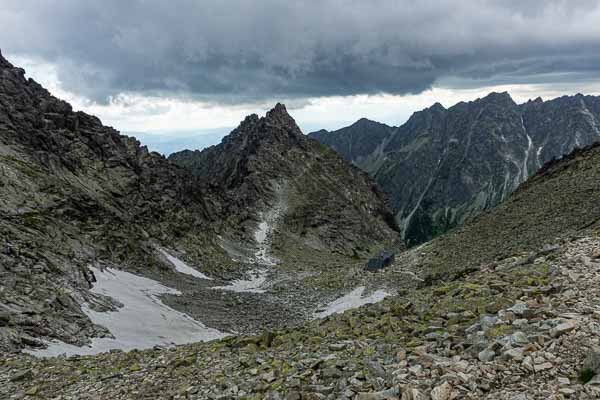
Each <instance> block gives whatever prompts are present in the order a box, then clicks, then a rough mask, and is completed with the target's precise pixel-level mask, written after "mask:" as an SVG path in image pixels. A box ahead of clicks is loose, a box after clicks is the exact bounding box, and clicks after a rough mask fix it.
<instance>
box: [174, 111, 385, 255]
mask: <svg viewBox="0 0 600 400" xmlns="http://www.w3.org/2000/svg"><path fill="white" fill-rule="evenodd" d="M169 161H171V162H173V163H175V164H178V165H180V166H182V167H184V168H189V169H190V170H191V171H193V172H194V174H195V175H196V177H197V178H198V179H199V180H200V182H201V184H202V185H203V186H204V187H207V188H211V189H212V190H213V191H214V192H215V193H217V194H218V197H219V199H220V200H219V204H223V205H224V208H222V209H221V215H223V218H227V219H229V221H230V223H231V224H233V225H242V226H244V225H247V228H248V230H251V228H252V224H253V223H254V224H256V222H259V221H257V215H261V213H262V214H264V213H267V212H269V210H273V209H274V208H276V209H277V210H276V212H277V213H278V214H279V215H278V217H279V220H280V223H279V224H278V227H279V229H278V232H279V233H280V234H281V236H282V237H287V239H288V240H289V241H290V244H291V245H292V246H294V247H298V246H304V247H306V248H307V249H309V250H310V249H312V250H326V249H329V250H334V251H336V252H340V253H343V254H347V255H359V254H366V253H368V252H370V251H372V250H373V249H374V246H377V245H378V243H382V242H385V241H388V240H389V239H390V238H392V237H394V236H395V235H396V233H395V232H394V231H393V229H394V222H393V216H392V215H391V213H390V212H389V211H388V209H387V208H386V205H385V203H384V198H383V196H382V195H381V193H380V192H378V190H377V189H376V187H375V186H374V184H373V183H372V182H371V181H370V178H369V177H368V176H367V175H366V174H365V173H363V172H362V171H360V170H359V169H358V168H355V167H352V166H350V165H348V163H346V162H345V161H344V160H343V159H342V158H341V157H339V156H338V155H337V154H335V152H333V151H331V150H329V149H328V148H326V147H325V146H323V145H321V144H320V143H318V142H316V141H313V140H310V139H308V138H307V137H306V136H305V135H303V134H302V132H301V131H300V129H299V128H298V126H297V125H296V123H295V121H294V120H293V119H292V118H291V117H290V116H289V114H288V113H287V111H286V109H285V107H284V106H283V105H281V104H278V105H277V106H276V107H275V108H273V109H272V110H271V111H269V112H268V113H267V115H266V116H265V117H263V118H259V117H258V116H257V115H251V116H249V117H247V118H246V119H245V120H244V121H243V122H242V123H241V124H240V126H239V127H238V128H237V129H235V130H234V131H233V132H232V133H231V134H230V135H228V136H227V137H225V138H224V139H223V141H222V143H221V144H219V145H217V146H213V147H209V148H207V149H205V150H203V151H194V152H192V151H184V152H179V153H175V154H172V155H171V156H170V157H169ZM259 219H260V218H259ZM279 239H282V238H279ZM282 248H285V246H283V245H282Z"/></svg>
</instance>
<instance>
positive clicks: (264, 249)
mask: <svg viewBox="0 0 600 400" xmlns="http://www.w3.org/2000/svg"><path fill="white" fill-rule="evenodd" d="M279 190H280V191H281V190H282V189H281V187H280V188H279ZM279 197H280V198H279V201H278V202H277V204H276V205H275V207H273V208H272V209H271V210H269V211H267V212H265V213H261V214H260V216H261V219H262V221H261V222H259V224H258V227H257V229H256V231H255V232H254V241H255V242H256V244H257V250H256V252H255V253H254V258H255V261H256V263H257V264H258V265H261V266H265V267H272V266H274V265H277V260H276V259H274V258H273V257H271V254H270V253H271V236H272V234H273V231H274V230H275V227H276V226H277V221H278V219H279V217H280V216H281V215H282V214H283V213H284V212H285V209H286V204H285V200H284V197H283V195H282V194H281V193H280V195H279ZM268 274H269V272H268V270H267V269H266V268H259V269H256V270H253V271H250V275H251V278H250V279H248V280H245V279H236V280H233V281H231V283H230V284H229V285H227V286H215V287H213V289H217V290H229V291H232V292H239V293H264V292H266V290H265V289H264V288H262V287H263V286H264V284H265V282H266V281H267V276H268Z"/></svg>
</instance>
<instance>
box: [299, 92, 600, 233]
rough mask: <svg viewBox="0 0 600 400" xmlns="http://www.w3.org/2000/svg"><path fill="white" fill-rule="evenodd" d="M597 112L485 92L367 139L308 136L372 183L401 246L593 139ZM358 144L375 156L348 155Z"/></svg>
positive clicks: (563, 101)
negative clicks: (384, 197) (384, 199)
mask: <svg viewBox="0 0 600 400" xmlns="http://www.w3.org/2000/svg"><path fill="white" fill-rule="evenodd" d="M599 106H600V99H599V98H597V97H592V96H582V95H577V96H573V97H568V96H565V97H561V98H558V99H555V100H551V101H546V102H544V101H542V100H541V99H536V100H535V101H530V102H528V103H525V104H521V105H519V104H516V103H515V102H514V101H513V100H512V99H511V98H510V96H509V95H508V93H492V94H490V95H488V96H487V97H485V98H483V99H478V100H476V101H473V102H469V103H459V104H457V105H455V106H453V107H451V108H449V109H445V108H444V107H443V106H441V105H440V104H435V105H434V106H432V107H430V108H428V109H425V110H423V111H420V112H417V113H415V114H414V115H413V116H412V117H411V118H410V119H409V120H408V121H407V122H406V123H405V124H403V125H402V126H400V127H398V128H396V129H391V128H390V129H388V130H386V132H387V134H385V133H383V134H382V133H381V131H380V130H379V129H378V128H377V129H374V131H373V132H374V133H373V136H372V138H371V136H370V135H371V131H370V130H369V129H364V130H362V131H361V133H360V134H358V135H356V136H358V137H357V138H355V136H352V135H350V136H349V138H348V137H346V136H345V135H344V132H345V131H344V130H342V131H337V132H334V133H327V134H323V133H322V132H321V133H316V134H311V135H310V136H313V137H314V138H316V139H318V140H321V141H323V143H325V144H328V145H330V146H332V147H333V148H334V149H337V150H339V151H340V152H341V154H342V155H344V157H345V158H346V159H348V160H350V161H352V162H353V163H355V164H356V165H358V166H359V167H361V168H362V169H364V170H365V171H368V172H369V173H370V174H371V176H373V178H374V179H375V180H376V181H377V183H378V184H379V185H380V187H381V188H382V190H383V191H384V192H386V193H387V194H388V195H389V197H390V198H391V205H392V207H393V208H394V210H395V213H396V220H397V222H398V223H399V225H400V226H401V228H402V231H403V237H404V239H405V240H406V242H407V243H408V244H417V243H421V242H424V241H426V240H429V239H431V238H432V237H434V236H436V235H438V234H440V233H442V232H445V231H447V230H448V229H451V228H453V227H455V226H457V225H460V224H462V223H463V222H464V221H465V220H466V219H468V218H470V217H473V216H475V215H478V214H480V213H481V212H482V211H483V210H486V209H489V208H490V207H493V206H495V205H497V204H499V203H500V202H502V201H503V200H504V199H505V198H506V197H507V196H508V194H510V193H511V192H512V191H514V190H515V189H516V188H517V187H518V186H519V184H521V183H522V182H524V181H525V180H526V179H527V178H528V177H529V176H531V175H532V174H534V173H535V172H536V171H537V170H538V169H539V168H541V167H542V166H543V165H544V163H545V162H547V161H549V160H551V159H553V158H555V157H560V156H562V155H564V154H568V153H569V152H571V151H572V150H573V149H574V148H577V147H582V146H585V145H588V144H590V143H593V142H594V141H597V140H600V130H599V124H600V112H599ZM346 129H348V128H346ZM365 136H369V139H366V138H364V137H365ZM341 137H344V139H343V140H342V139H340V138H341ZM379 138H382V139H381V140H380V139H379ZM348 140H349V141H350V142H351V144H348V143H347V141H348ZM377 141H379V145H378V146H376V142H377ZM364 142H368V143H369V145H368V146H367V148H368V149H369V150H371V149H373V148H375V150H373V151H370V152H369V153H368V154H365V153H364V152H361V151H359V150H356V149H357V148H360V147H361V145H360V143H364ZM340 143H341V144H340ZM348 148H352V149H353V151H346V150H345V149H348Z"/></svg>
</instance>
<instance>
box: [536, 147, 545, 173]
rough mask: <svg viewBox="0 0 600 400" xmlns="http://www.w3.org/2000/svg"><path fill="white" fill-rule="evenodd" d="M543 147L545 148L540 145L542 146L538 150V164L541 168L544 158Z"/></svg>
mask: <svg viewBox="0 0 600 400" xmlns="http://www.w3.org/2000/svg"><path fill="white" fill-rule="evenodd" d="M543 149H544V146H540V148H539V149H538V150H537V164H538V166H539V167H540V168H541V167H542V159H541V158H540V157H541V155H542V150H543Z"/></svg>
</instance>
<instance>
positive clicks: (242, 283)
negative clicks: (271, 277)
mask: <svg viewBox="0 0 600 400" xmlns="http://www.w3.org/2000/svg"><path fill="white" fill-rule="evenodd" d="M250 275H252V278H251V279H249V280H244V279H236V280H233V281H231V283H230V284H229V285H227V286H215V287H213V288H212V289H218V290H228V291H230V292H238V293H264V292H265V291H266V290H265V289H261V286H262V285H263V284H264V283H265V282H266V280H267V271H266V270H264V269H260V270H256V271H250Z"/></svg>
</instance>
